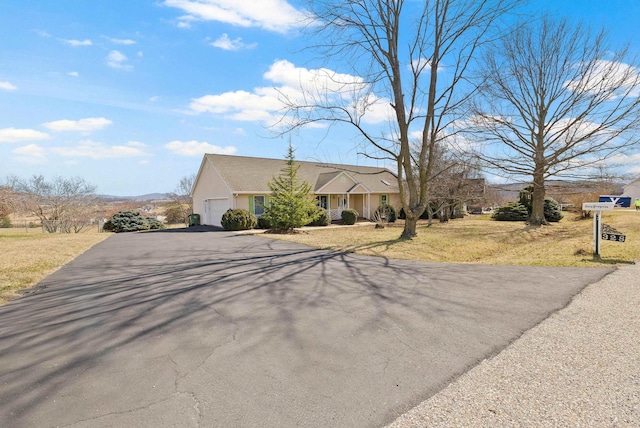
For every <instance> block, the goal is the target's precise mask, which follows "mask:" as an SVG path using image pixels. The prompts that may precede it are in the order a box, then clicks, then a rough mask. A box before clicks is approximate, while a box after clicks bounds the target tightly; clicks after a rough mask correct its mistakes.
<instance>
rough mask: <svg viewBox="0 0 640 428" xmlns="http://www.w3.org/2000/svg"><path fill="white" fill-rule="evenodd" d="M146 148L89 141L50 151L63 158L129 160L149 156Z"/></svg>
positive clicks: (133, 144)
mask: <svg viewBox="0 0 640 428" xmlns="http://www.w3.org/2000/svg"><path fill="white" fill-rule="evenodd" d="M145 147H146V146H145V145H144V144H142V143H138V142H135V141H132V142H130V143H127V144H126V145H117V146H110V145H107V144H104V143H99V142H95V141H91V140H84V141H80V142H79V143H78V144H77V145H75V146H66V147H53V148H52V149H51V151H53V152H54V153H57V154H59V155H60V156H65V157H87V158H91V159H106V158H130V157H140V156H149V154H148V153H147V152H145V151H144V148H145Z"/></svg>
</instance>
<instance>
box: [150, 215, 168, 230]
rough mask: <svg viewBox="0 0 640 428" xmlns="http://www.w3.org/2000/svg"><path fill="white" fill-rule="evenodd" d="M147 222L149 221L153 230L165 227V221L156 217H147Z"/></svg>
mask: <svg viewBox="0 0 640 428" xmlns="http://www.w3.org/2000/svg"><path fill="white" fill-rule="evenodd" d="M147 222H148V223H149V229H151V230H160V229H165V225H164V223H162V222H161V221H160V220H158V219H155V218H147Z"/></svg>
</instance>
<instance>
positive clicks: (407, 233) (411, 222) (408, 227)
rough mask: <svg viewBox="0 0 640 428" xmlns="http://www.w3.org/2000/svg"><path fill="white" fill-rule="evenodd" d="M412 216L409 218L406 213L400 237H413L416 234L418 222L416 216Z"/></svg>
mask: <svg viewBox="0 0 640 428" xmlns="http://www.w3.org/2000/svg"><path fill="white" fill-rule="evenodd" d="M412 217H413V218H409V216H408V215H407V216H406V218H405V220H404V230H403V231H402V235H400V239H413V238H415V237H416V236H418V233H417V232H416V226H417V224H418V217H415V216H412Z"/></svg>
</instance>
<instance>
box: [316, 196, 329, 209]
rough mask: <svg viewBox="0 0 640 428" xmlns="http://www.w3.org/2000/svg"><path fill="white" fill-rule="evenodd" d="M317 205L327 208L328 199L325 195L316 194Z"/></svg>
mask: <svg viewBox="0 0 640 428" xmlns="http://www.w3.org/2000/svg"><path fill="white" fill-rule="evenodd" d="M318 206H319V207H321V208H324V209H325V210H326V209H328V208H329V200H328V197H327V195H321V196H318Z"/></svg>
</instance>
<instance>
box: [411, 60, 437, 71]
mask: <svg viewBox="0 0 640 428" xmlns="http://www.w3.org/2000/svg"><path fill="white" fill-rule="evenodd" d="M412 66H413V68H415V69H416V70H421V72H424V71H427V70H430V69H431V61H429V59H427V58H419V59H414V60H412V61H411V65H407V69H408V70H411V67H412ZM442 70H444V67H443V66H442V65H438V71H439V72H440V71H442Z"/></svg>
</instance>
